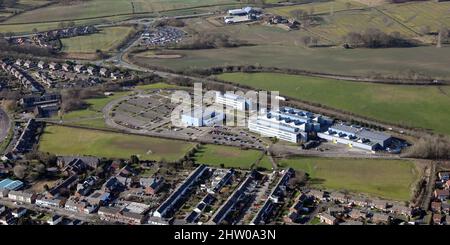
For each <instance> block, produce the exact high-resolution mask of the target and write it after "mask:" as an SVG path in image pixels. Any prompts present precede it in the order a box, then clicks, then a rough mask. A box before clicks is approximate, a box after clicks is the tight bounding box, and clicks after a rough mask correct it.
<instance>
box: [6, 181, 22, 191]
mask: <svg viewBox="0 0 450 245" xmlns="http://www.w3.org/2000/svg"><path fill="white" fill-rule="evenodd" d="M22 186H23V182H22V181H20V180H12V179H4V180H2V181H0V190H1V189H7V190H12V191H15V190H18V189H20V188H21V187H22Z"/></svg>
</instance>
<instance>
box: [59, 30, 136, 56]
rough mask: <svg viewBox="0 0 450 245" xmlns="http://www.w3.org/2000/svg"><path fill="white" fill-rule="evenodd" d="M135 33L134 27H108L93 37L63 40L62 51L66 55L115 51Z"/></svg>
mask: <svg viewBox="0 0 450 245" xmlns="http://www.w3.org/2000/svg"><path fill="white" fill-rule="evenodd" d="M134 32H135V30H134V28H133V27H126V26H116V27H108V28H104V29H101V30H100V32H99V33H95V34H92V35H86V36H78V37H72V38H66V39H62V40H61V42H62V45H63V49H62V50H63V51H64V52H66V53H95V52H96V51H97V50H101V51H104V52H109V51H115V50H116V48H117V47H118V46H119V45H120V44H121V43H122V42H124V41H125V39H126V38H127V37H128V36H129V35H131V34H132V33H134Z"/></svg>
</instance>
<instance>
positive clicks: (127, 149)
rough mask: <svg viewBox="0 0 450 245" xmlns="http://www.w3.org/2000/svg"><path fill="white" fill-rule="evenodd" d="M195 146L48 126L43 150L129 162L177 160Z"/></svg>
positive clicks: (41, 144)
mask: <svg viewBox="0 0 450 245" xmlns="http://www.w3.org/2000/svg"><path fill="white" fill-rule="evenodd" d="M193 146H194V144H191V143H188V142H184V141H177V140H167V139H160V138H152V137H145V136H138V135H128V134H120V133H113V132H103V131H97V130H87V129H77V128H70V127H63V126H47V127H46V128H45V131H44V134H43V135H42V137H41V140H40V143H39V150H40V151H43V152H51V153H55V154H57V155H92V156H99V157H108V158H124V159H128V158H129V157H130V156H131V155H138V156H139V158H140V159H142V160H162V159H164V160H166V161H176V160H178V159H180V158H182V157H183V156H184V154H185V153H186V152H188V151H189V150H190V149H191V148H192V147H193Z"/></svg>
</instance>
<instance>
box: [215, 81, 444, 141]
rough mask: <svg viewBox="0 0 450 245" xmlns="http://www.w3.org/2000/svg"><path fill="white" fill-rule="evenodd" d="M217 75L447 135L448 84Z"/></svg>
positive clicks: (258, 87)
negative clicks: (412, 84) (433, 84)
mask: <svg viewBox="0 0 450 245" xmlns="http://www.w3.org/2000/svg"><path fill="white" fill-rule="evenodd" d="M218 78H220V79H223V80H227V81H233V82H235V83H238V84H242V85H247V86H251V87H254V88H257V89H262V90H266V91H279V92H280V94H281V95H285V96H289V97H292V98H295V99H299V100H303V101H310V102H315V103H320V104H323V105H326V106H329V107H332V108H336V109H341V110H345V111H348V112H352V113H355V114H358V115H362V116H367V117H370V118H374V119H378V120H382V121H385V122H390V123H396V124H400V125H405V126H413V127H421V128H426V129H431V130H433V131H435V132H439V133H444V134H450V106H448V105H450V96H449V95H450V87H449V86H446V87H430V86H428V87H426V86H409V85H386V84H373V83H364V82H349V81H339V80H334V79H324V78H315V77H308V76H297V75H285V74H275V73H253V74H250V73H226V74H222V75H219V76H218Z"/></svg>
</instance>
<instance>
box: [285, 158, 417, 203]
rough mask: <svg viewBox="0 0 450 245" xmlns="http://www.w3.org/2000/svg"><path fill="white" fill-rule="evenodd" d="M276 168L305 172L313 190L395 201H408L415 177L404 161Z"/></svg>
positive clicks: (288, 162) (306, 162)
mask: <svg viewBox="0 0 450 245" xmlns="http://www.w3.org/2000/svg"><path fill="white" fill-rule="evenodd" d="M280 165H281V166H284V167H292V168H294V169H296V170H302V171H305V172H307V173H308V174H309V176H310V178H311V182H312V184H313V185H316V186H320V187H323V188H326V189H331V190H348V191H350V192H357V193H366V194H368V195H371V196H377V197H381V198H386V199H392V200H399V201H409V200H410V198H411V193H412V187H413V186H414V184H415V183H416V181H417V180H418V175H419V173H418V170H417V169H416V167H415V164H414V163H413V162H410V161H405V160H378V159H343V158H307V157H305V158H301V157H299V158H292V159H283V160H281V161H280Z"/></svg>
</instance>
